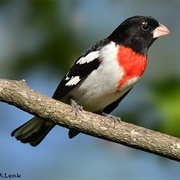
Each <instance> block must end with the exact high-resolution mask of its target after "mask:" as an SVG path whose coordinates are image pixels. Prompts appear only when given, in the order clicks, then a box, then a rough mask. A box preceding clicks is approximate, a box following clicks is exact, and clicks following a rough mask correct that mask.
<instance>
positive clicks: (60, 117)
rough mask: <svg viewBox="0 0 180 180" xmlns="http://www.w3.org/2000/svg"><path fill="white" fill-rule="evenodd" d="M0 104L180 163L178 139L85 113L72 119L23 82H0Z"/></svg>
mask: <svg viewBox="0 0 180 180" xmlns="http://www.w3.org/2000/svg"><path fill="white" fill-rule="evenodd" d="M0 101H2V102H6V103H8V104H12V105H14V106H16V107H18V108H20V109H22V110H24V111H27V112H29V113H31V114H34V115H37V116H39V117H42V118H44V119H48V120H52V121H54V122H55V123H57V124H58V125H60V126H63V127H67V128H75V129H77V130H78V131H80V132H82V133H85V134H89V135H91V136H94V137H98V138H101V139H105V140H108V141H112V142H116V143H119V144H124V145H126V146H129V147H133V148H136V149H141V150H143V151H146V152H150V153H153V154H157V155H160V156H163V157H167V158H170V159H173V160H176V161H180V139H178V138H176V137H172V136H169V135H166V134H162V133H159V132H155V131H152V130H149V129H146V128H143V127H139V126H136V125H133V124H130V123H125V122H122V121H121V122H120V123H116V125H115V127H114V122H113V120H112V119H110V118H106V117H104V116H100V115H97V114H93V113H90V112H87V111H83V112H80V113H79V114H78V116H76V115H75V114H74V113H73V112H71V107H70V106H69V105H67V104H64V103H62V102H60V101H56V100H54V99H52V98H49V97H47V96H45V95H42V94H40V93H38V92H36V91H34V90H32V89H30V88H29V87H28V86H27V85H26V83H25V80H22V81H12V80H5V79H0Z"/></svg>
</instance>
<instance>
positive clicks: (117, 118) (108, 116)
mask: <svg viewBox="0 0 180 180" xmlns="http://www.w3.org/2000/svg"><path fill="white" fill-rule="evenodd" d="M102 115H104V116H106V117H107V118H110V119H112V120H113V121H114V127H113V128H115V126H116V123H117V122H119V123H120V122H121V118H120V117H116V116H114V115H111V114H107V113H105V112H103V113H102Z"/></svg>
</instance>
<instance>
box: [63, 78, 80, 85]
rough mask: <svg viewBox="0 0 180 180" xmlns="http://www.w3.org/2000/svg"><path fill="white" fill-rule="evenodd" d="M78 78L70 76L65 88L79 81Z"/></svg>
mask: <svg viewBox="0 0 180 180" xmlns="http://www.w3.org/2000/svg"><path fill="white" fill-rule="evenodd" d="M80 80H81V79H80V77H79V76H72V77H71V79H70V80H69V81H68V82H67V83H66V84H65V86H74V85H76V84H77V83H78V82H79V81H80Z"/></svg>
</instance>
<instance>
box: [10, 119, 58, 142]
mask: <svg viewBox="0 0 180 180" xmlns="http://www.w3.org/2000/svg"><path fill="white" fill-rule="evenodd" d="M54 126H55V123H53V122H50V121H47V120H44V119H42V118H39V117H36V116H35V117H34V118H32V119H31V120H29V121H28V122H27V123H25V124H23V125H22V126H20V127H18V128H17V129H15V130H14V131H13V132H12V133H11V136H14V137H15V138H16V139H17V140H20V141H21V142H22V143H29V144H30V145H31V146H37V145H38V144H39V143H40V142H41V141H42V140H43V139H44V138H45V136H46V135H47V134H48V132H49V131H50V130H51V129H52V128H53V127H54Z"/></svg>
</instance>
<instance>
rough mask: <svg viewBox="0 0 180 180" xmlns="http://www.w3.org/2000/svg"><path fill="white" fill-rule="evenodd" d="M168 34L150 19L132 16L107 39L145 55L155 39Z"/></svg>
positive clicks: (162, 27) (156, 22)
mask: <svg viewBox="0 0 180 180" xmlns="http://www.w3.org/2000/svg"><path fill="white" fill-rule="evenodd" d="M157 31H158V33H157ZM160 31H161V33H159V32H160ZM162 31H163V33H162ZM155 32H156V35H155ZM169 33H170V32H169V30H168V29H167V28H166V27H165V26H164V25H162V24H160V23H159V22H158V21H157V20H156V19H154V18H152V17H147V16H133V17H131V18H128V19H126V20H125V21H124V22H123V23H122V24H120V25H119V26H118V27H117V28H116V29H115V30H114V32H113V33H112V34H111V35H110V36H109V37H108V39H110V40H112V41H114V42H115V43H117V44H121V45H124V46H126V47H131V48H132V49H133V50H134V51H136V52H140V53H142V54H144V55H146V54H147V50H148V48H149V47H150V46H151V44H152V43H153V42H154V41H155V39H156V38H157V37H160V36H163V35H167V34H169Z"/></svg>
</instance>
